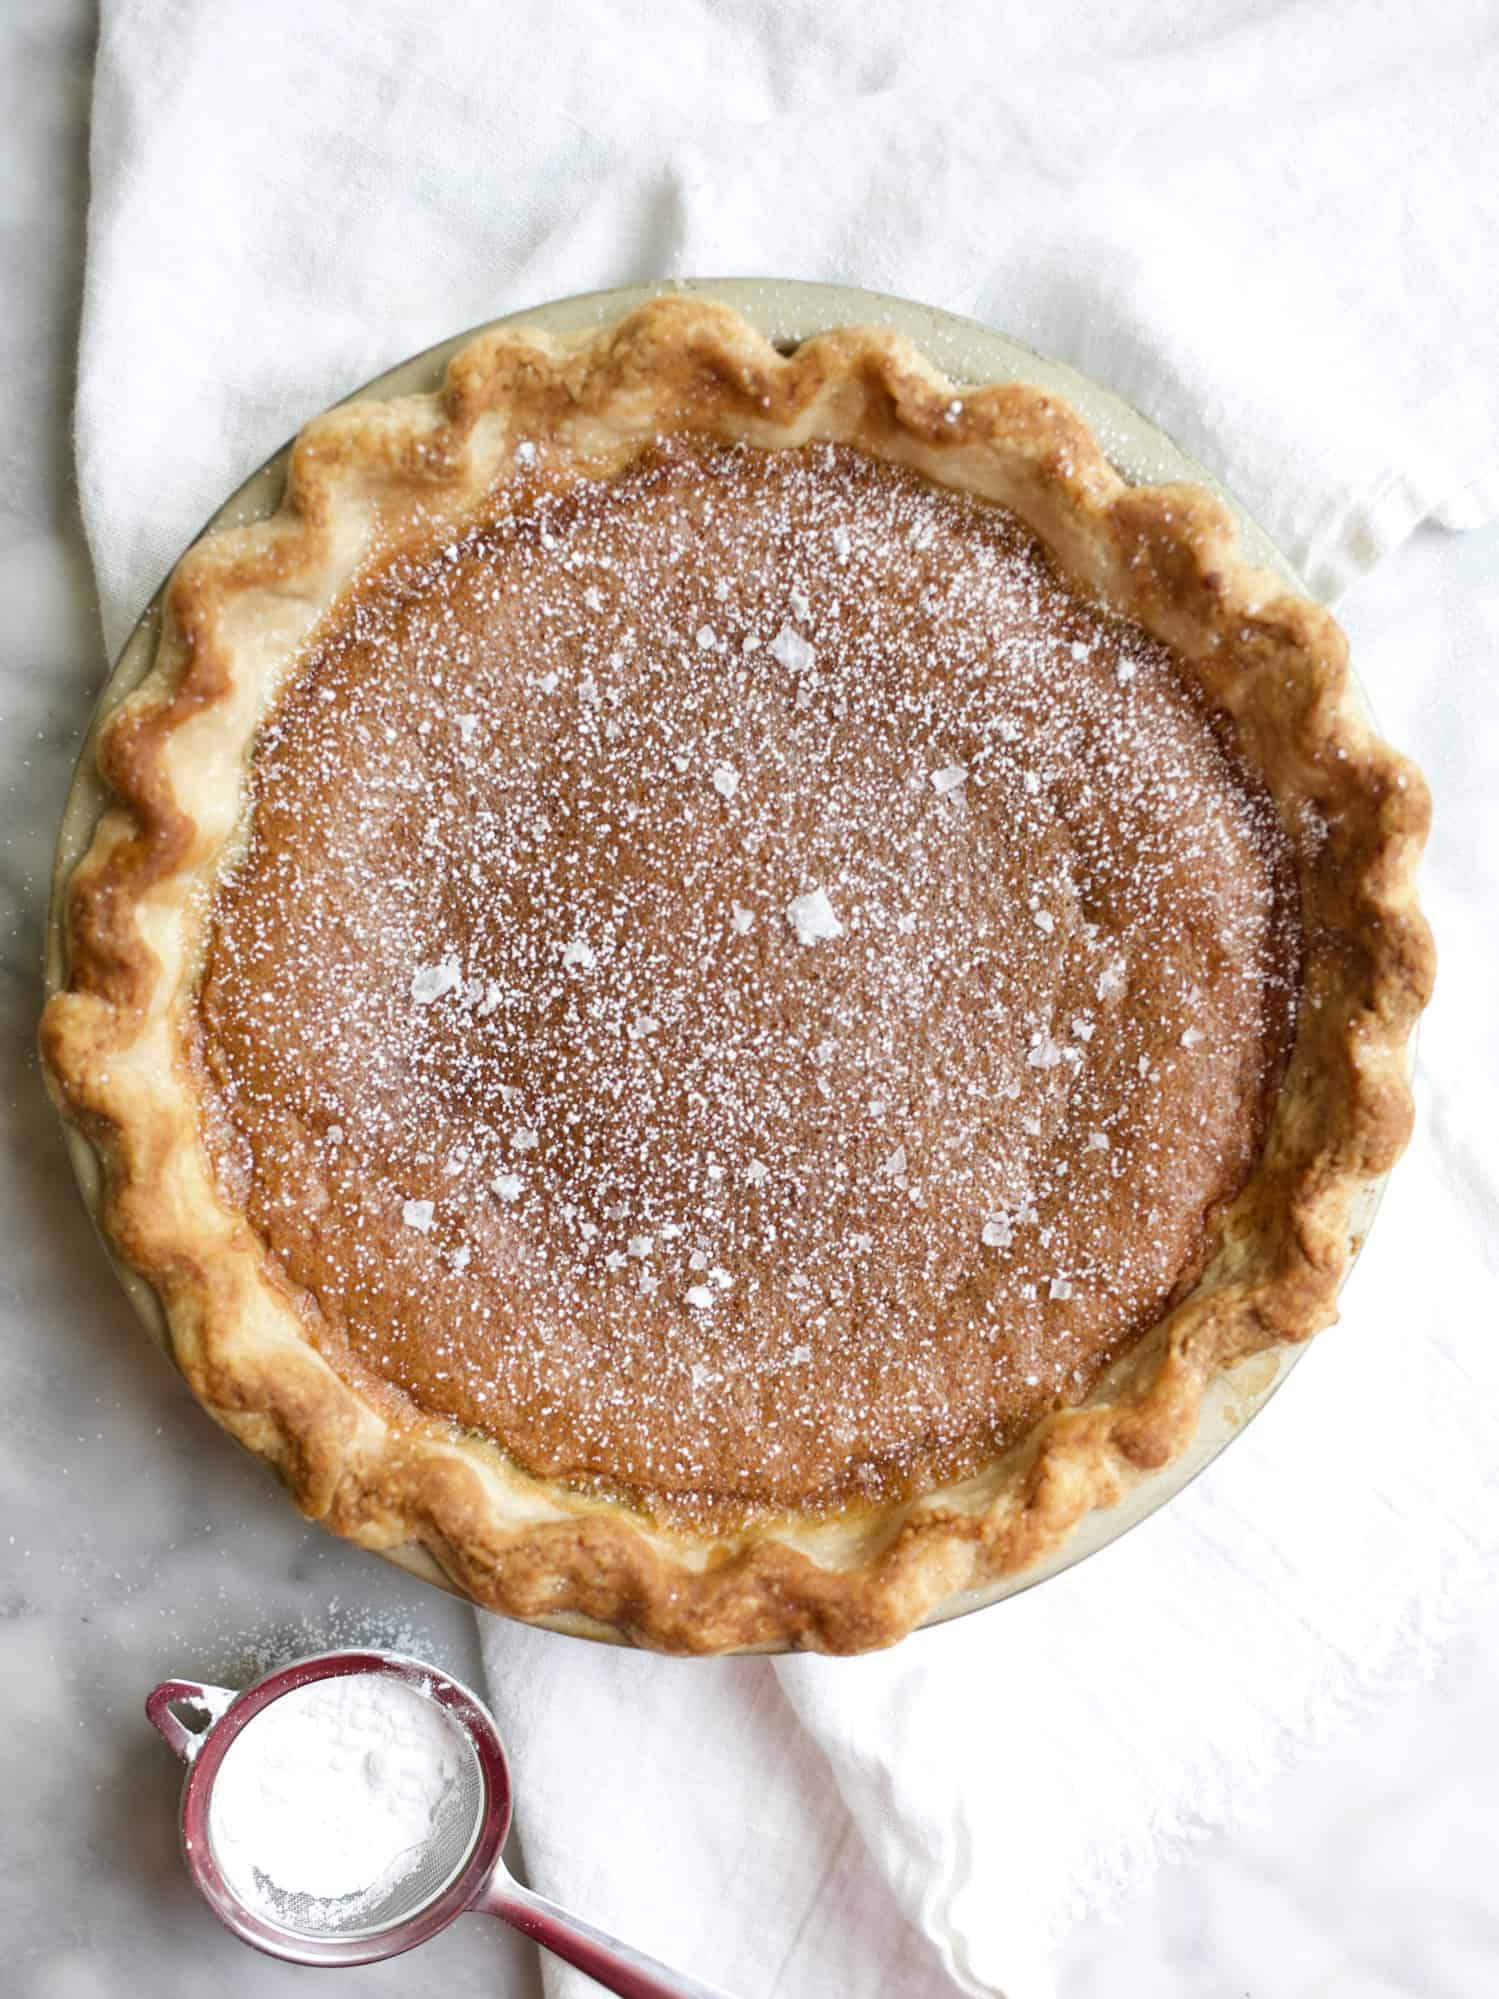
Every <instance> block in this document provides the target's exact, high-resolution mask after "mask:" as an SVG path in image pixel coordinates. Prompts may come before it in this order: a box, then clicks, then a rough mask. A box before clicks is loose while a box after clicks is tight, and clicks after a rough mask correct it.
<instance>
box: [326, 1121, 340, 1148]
mask: <svg viewBox="0 0 1499 1999" xmlns="http://www.w3.org/2000/svg"><path fill="white" fill-rule="evenodd" d="M323 1136H324V1137H325V1138H326V1139H327V1141H328V1143H329V1144H330V1145H342V1144H343V1142H344V1128H343V1126H342V1125H341V1124H330V1125H329V1127H328V1129H327V1130H326V1131H325V1132H324V1133H323Z"/></svg>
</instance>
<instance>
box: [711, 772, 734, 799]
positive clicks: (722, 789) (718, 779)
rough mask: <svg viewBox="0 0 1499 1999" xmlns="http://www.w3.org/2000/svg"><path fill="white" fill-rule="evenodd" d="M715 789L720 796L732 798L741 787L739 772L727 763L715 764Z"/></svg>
mask: <svg viewBox="0 0 1499 1999" xmlns="http://www.w3.org/2000/svg"><path fill="white" fill-rule="evenodd" d="M713 789H714V790H715V791H716V792H717V793H718V795H719V797H720V798H732V797H733V796H734V793H735V792H736V791H737V790H738V789H739V773H738V771H737V770H731V769H730V768H729V766H728V765H727V764H715V765H714V766H713Z"/></svg>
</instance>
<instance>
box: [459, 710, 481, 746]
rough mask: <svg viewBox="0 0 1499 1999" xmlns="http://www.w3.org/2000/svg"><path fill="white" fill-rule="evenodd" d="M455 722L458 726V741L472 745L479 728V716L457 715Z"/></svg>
mask: <svg viewBox="0 0 1499 1999" xmlns="http://www.w3.org/2000/svg"><path fill="white" fill-rule="evenodd" d="M453 720H454V721H455V722H456V723H457V724H458V740H459V741H460V742H463V743H471V742H472V741H473V740H474V731H475V729H477V728H478V726H479V718H478V716H477V715H455V716H454V717H453Z"/></svg>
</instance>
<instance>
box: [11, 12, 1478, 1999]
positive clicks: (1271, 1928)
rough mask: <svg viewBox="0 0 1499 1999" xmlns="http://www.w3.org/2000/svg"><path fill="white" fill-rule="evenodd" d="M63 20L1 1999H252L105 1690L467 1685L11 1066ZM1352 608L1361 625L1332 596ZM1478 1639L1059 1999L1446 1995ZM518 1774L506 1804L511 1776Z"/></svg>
mask: <svg viewBox="0 0 1499 1999" xmlns="http://www.w3.org/2000/svg"><path fill="white" fill-rule="evenodd" d="M93 35H94V23H93V18H92V8H91V7H90V5H89V4H88V0H11V4H9V5H8V6H7V7H5V8H4V9H3V11H0V221H3V233H0V242H3V257H4V266H3V274H0V379H3V380H4V381H5V383H6V385H7V390H8V393H7V395H6V398H5V406H4V412H3V416H0V462H3V465H4V479H3V483H0V594H3V600H4V602H5V604H6V606H7V611H8V619H7V635H6V644H5V645H4V647H3V649H0V1064H3V1070H0V1111H3V1115H0V1251H3V1254H0V1329H3V1337H0V1430H3V1437H4V1441H3V1447H0V1490H3V1512H4V1522H5V1525H4V1540H3V1541H0V1700H3V1705H0V1716H3V1722H0V1726H3V1730H4V1735H3V1740H4V1744H5V1748H4V1757H3V1767H4V1769H5V1771H6V1782H5V1784H4V1791H3V1807H0V1810H3V1814H4V1818H3V1825H4V1831H3V1837H0V1853H3V1855H4V1866H3V1868H0V1947H3V1952H4V1955H3V1959H0V1962H3V1964H4V1966H5V1969H4V1971H3V1972H0V1985H3V1986H4V1989H5V1990H7V1991H9V1992H12V1993H15V1994H16V1995H18V1999H22V1995H24V1999H92V1995H95V1994H99V1995H104V1994H117V1993H127V1992H128V1993H149V1994H151V1995H153V1999H177V1995H183V1999H186V1995H189V1994H193V1995H196V1994H199V1993H201V1992H202V1991H204V1990H205V1989H209V1988H211V1989H213V1990H214V1991H215V1992H217V1993H219V1994H221V1995H222V1999H274V1995H277V1994H283V1993H290V1992H291V1991H292V1989H293V1987H294V1986H295V1987H296V1989H298V1990H302V1989H304V1987H305V1982H306V1980H307V1979H308V1978H309V1977H310V1976H311V1974H308V1973H303V1972H299V1971H295V1970H292V1969H291V1968H289V1967H286V1966H282V1965H278V1964H274V1963H271V1962H269V1961H268V1960H265V1959H262V1958H258V1957H256V1956H255V1955H253V1954H252V1953H251V1952H249V1951H247V1950H245V1949H244V1948H242V1947H241V1946H240V1945H239V1944H237V1943H235V1942H234V1941H233V1940H232V1939H231V1938H230V1937H229V1936H228V1935H227V1934H226V1933H225V1932H223V1931H221V1930H220V1929H219V1927H218V1926H217V1924H216V1923H215V1922H214V1921H213V1919H212V1918H211V1916H210V1915H209V1914H208V1912H207V1911H206V1909H204V1908H203V1907H202V1906H201V1905H200V1904H199V1903H198V1902H197V1900H196V1898H195V1896H194V1894H193V1891H192V1889H191V1888H190V1886H189V1885H188V1882H187V1880H186V1877H185V1876H184V1874H183V1872H182V1869H181V1866H180V1863H179V1860H178V1857H177V1852H176V1830H175V1809H176V1799H177V1771H176V1769H175V1767H174V1765H173V1763H172V1760H171V1758H170V1757H169V1756H168V1755H167V1753H166V1751H165V1750H164V1749H163V1747H162V1746H161V1744H160V1743H159V1742H158V1741H157V1739H156V1737H155V1736H154V1735H153V1733H152V1732H151V1730H150V1729H149V1728H148V1726H147V1724H146V1722H145V1719H144V1717H143V1714H142V1712H141V1700H142V1698H143V1696H144V1694H145V1692H146V1690H147V1689H148V1688H149V1687H150V1686H151V1684H152V1683H153V1681H155V1680H156V1679H158V1678H160V1677H162V1676H164V1675H166V1674H168V1673H171V1672H179V1673H185V1674H189V1675H193V1676H197V1677H202V1678H208V1679H214V1678H222V1679H224V1680H225V1681H228V1682H234V1681H236V1680H237V1679H240V1678H243V1677H248V1676H250V1675H252V1674H253V1673H254V1672H255V1671H256V1670H258V1669H260V1668H261V1667H262V1666H264V1665H265V1664H267V1663H269V1662H270V1661H271V1660H272V1659H274V1658H276V1657H278V1656H284V1655H286V1654H288V1653H290V1652H294V1651H296V1650H307V1649H317V1648H319V1647H321V1646H323V1645H327V1644H336V1643H339V1642H344V1641H350V1640H352V1641H359V1640H374V1641H377V1642H383V1643H389V1644H397V1645H400V1646H401V1647H403V1648H404V1649H409V1650H413V1651H418V1652H423V1653H426V1654H428V1655H429V1656H431V1657H433V1658H435V1659H437V1660H439V1661H440V1662H441V1663H444V1664H446V1665H449V1666H450V1667H452V1668H453V1669H454V1670H455V1671H457V1672H458V1673H459V1674H460V1675H468V1676H471V1677H472V1676H476V1675H477V1672H478V1657H477V1649H476V1646H475V1643H474V1634H473V1624H472V1619H471V1617H470V1616H469V1614H468V1613H467V1612H466V1611H465V1610H463V1609H462V1608H461V1607H460V1606H458V1605H456V1604H454V1603H451V1602H450V1601H448V1600H447V1599H445V1598H444V1597H442V1596H440V1595H439V1594H438V1593H436V1592H435V1591H431V1590H427V1589H425V1588H423V1587H422V1586H421V1585H419V1584H417V1583H415V1582H410V1581H407V1580H406V1579H405V1578H403V1577H402V1576H401V1575H399V1574H398V1573H397V1572H396V1571H394V1570H392V1569H390V1568H388V1567H386V1566H385V1565H384V1564H382V1563H381V1562H379V1561H377V1560H376V1559H375V1558H374V1557H372V1556H367V1555H364V1554H361V1553H359V1552H358V1551H356V1550H354V1549H352V1548H348V1547H345V1546H343V1545H342V1544H340V1543H338V1542H336V1541H334V1540H332V1539H331V1538H329V1537H328V1536H326V1535H324V1534H322V1533H321V1532H320V1531H318V1530H315V1529H312V1528H310V1527H307V1526H306V1525H304V1524H303V1523H302V1522H301V1521H300V1520H299V1519H298V1518H297V1517H296V1515H295V1514H294V1513H293V1512H292V1511H291V1509H290V1508H289V1507H288V1506H287V1504H286V1502H285V1501H284V1500H283V1499H282V1498H281V1497H280V1495H279V1494H278V1493H277V1492H276V1491H275V1490H274V1489H273V1488H272V1487H271V1485H270V1483H269V1481H268V1479H267V1477H266V1476H265V1475H264V1474H263V1473H262V1471H261V1470H260V1468H259V1467H258V1466H257V1465H256V1464H254V1463H252V1462H251V1461H250V1460H249V1459H248V1458H247V1457H245V1456H243V1455H242V1454H240V1453H239V1452H238V1451H237V1450H236V1449H235V1448H234V1446H233V1445H231V1444H230V1443H229V1442H228V1441H227V1440H226V1439H225V1438H224V1437H223V1436H221V1435H220V1434H219V1433H218V1432H217V1431H216V1430H215V1429H214V1428H213V1427H212V1426H211V1425H210V1424H209V1423H208V1421H207V1420H206V1418H204V1417H203V1416H202V1414H201V1413H200V1412H199V1411H198V1410H197V1408H196V1407H195V1406H194V1405H193V1403H192V1401H191V1399H190V1398H189V1396H188V1394H187V1392H186V1390H185V1388H184V1387H183V1386H182V1385H181V1384H180V1383H179V1382H178V1381H177V1380H176V1378H175V1377H174V1375H173V1374H172V1372H171V1369H170V1368H169V1366H168V1365H167V1363H166V1362H165V1361H164V1360H163V1359H161V1358H160V1357H159V1356H158V1355H157V1354H155V1353H154V1352H153V1351H152V1349H151V1347H150V1346H149V1344H148V1343H147V1342H146V1340H145V1339H144V1337H143V1336H142V1334H141V1331H140V1329H139V1327H138V1325H137V1324H136V1322H135V1320H134V1319H133V1317H132V1315H131V1312H130V1310H129V1308H128V1307H127V1305H126V1303H125V1300H124V1298H123V1296H122V1295H121V1294H120V1292H119V1290H118V1288H117V1286H116V1285H115V1282H114V1280H113V1278H112V1276H111V1273H110V1270H109V1268H108V1265H107V1264H106V1262H105V1259H104V1257H103V1254H102V1252H101V1251H100V1249H99V1247H98V1244H97V1242H96V1241H95V1239H94V1237H93V1233H92V1230H91V1227H90V1224H89V1222H88V1220H87V1218H86V1217H85V1215H84V1213H83V1210H82V1208H81V1206H80V1204H79V1202H78V1199H77V1196H76V1193H75V1191H74V1188H73V1184H72V1180H71V1177H70V1174H69V1170H68V1166H67V1161H66V1158H65V1155H64V1152H63V1149H62V1145H61V1142H60V1140H59V1138H58V1135H57V1131H56V1126H55V1120H54V1118H53V1115H52V1112H51V1110H50V1107H49V1106H48V1104H47V1101H46V1099H45V1096H44V1094H43V1092H42V1089H41V1085H40V1081H39V1079H38V1075H37V1068H36V1061H35V1056H34V1052H33V1043H34V1030H35V1020H36V1014H37V1009H38V1005H39V989H40V977H39V960H40V952H41V931H42V919H43V912H44V907H45V900H46V893H47V884H48V872H49V858H50V854H51V849H52V843H53V838H54V834H55V829H56V823H57V818H58V813H59V810H60V806H61V801H62V797H63V793H64V790H65V788H66V784H67V778H68V773H69V770H70V768H71V765H72V762H73V759H74V757H75V755H76V751H77V745H78V741H79V738H80V735H81V732H82V729H83V726H84V723H85V721H86V719H87V713H88V708H89V705H90V702H91V699H92V697H93V693H94V691H95V690H96V688H97V687H98V685H99V683H100V682H101V680H102V678H103V674H104V668H105V662H104V658H103V651H102V644H101V640H100V636H99V631H98V626H97V621H96V615H95V610H94V601H93V592H92V586H91V582H90V575H89V568H88V561H87V556H86V552H85V549H84V545H83V540H82V535H81V532H80V528H79V523H78V517H77V509H76V504H75V500H74V495H73V488H72V475H71V461H70V452H69V428H68V426H69V401H70V393H71V379H72V368H73V352H74V343H75V336H76V324H77V314H78V299H79V287H80V272H81V265H82V251H83V228H84V207H85V197H86V143H87V141H86V119H87V109H88V89H89V75H90V66H91V59H92V41H93ZM1496 569H1499V531H1490V532H1488V533H1486V534H1485V535H1483V536H1482V537H1469V538H1468V539H1467V540H1466V541H1440V540H1439V539H1438V538H1437V537H1434V536H1433V537H1428V538H1425V539H1424V540H1422V541H1421V542H1419V543H1418V544H1417V545H1414V546H1413V547H1412V548H1411V549H1410V550H1409V551H1407V552H1406V553H1405V554H1403V555H1402V556H1400V557H1397V558H1395V560H1394V562H1393V563H1391V564H1387V565H1386V566H1385V569H1384V571H1382V572H1381V575H1380V578H1379V579H1378V581H1377V583H1372V582H1371V584H1369V585H1366V586H1364V587H1363V589H1362V590H1361V591H1360V592H1358V593H1355V595H1354V597H1353V598H1352V599H1350V600H1349V601H1348V602H1346V603H1345V604H1344V605H1343V606H1342V607H1341V608H1342V610H1343V613H1344V615H1345V618H1346V619H1347V621H1348V622H1349V623H1350V624H1351V625H1352V626H1353V629H1354V634H1355V638H1357V632H1358V624H1359V619H1360V617H1361V616H1362V615H1375V614H1376V613H1377V609H1378V602H1377V593H1383V592H1388V591H1390V590H1391V589H1395V590H1399V589H1401V588H1402V587H1404V584H1405V582H1406V581H1407V580H1408V581H1409V583H1410V585H1411V587H1412V588H1419V589H1422V590H1425V591H1427V592H1428V593H1429V594H1430V595H1431V596H1432V597H1433V598H1434V597H1435V596H1436V595H1437V594H1439V593H1448V594H1450V593H1452V592H1461V591H1464V590H1469V591H1472V590H1476V589H1477V588H1479V587H1480V586H1481V584H1482V583H1483V582H1484V581H1485V579H1491V578H1492V576H1493V574H1494V573H1495V571H1496ZM1366 598H1367V600H1368V602H1367V604H1366V602H1365V600H1366ZM1496 1741H1499V1615H1495V1614H1493V1613H1487V1614H1486V1615H1485V1616H1483V1617H1479V1618H1476V1619H1475V1621H1474V1622H1473V1624H1472V1626H1471V1627H1470V1629H1469V1630H1468V1632H1467V1633H1466V1634H1465V1635H1464V1636H1463V1637H1462V1638H1461V1639H1460V1640H1459V1641H1458V1642H1457V1643H1455V1644H1454V1645H1453V1647H1452V1648H1451V1650H1450V1653H1449V1655H1448V1657H1447V1659H1446V1661H1445V1663H1444V1665H1443V1667H1442V1669H1441V1671H1440V1673H1439V1675H1438V1677H1437V1679H1436V1681H1435V1683H1434V1684H1430V1685H1421V1686H1418V1687H1411V1688H1409V1689H1407V1690H1405V1691H1404V1692H1403V1693H1401V1694H1398V1695H1396V1696H1395V1697H1393V1698H1392V1699H1391V1700H1390V1701H1388V1702H1387V1703H1386V1704H1385V1705H1384V1706H1383V1707H1382V1708H1380V1709H1379V1710H1377V1711H1376V1712H1374V1713H1372V1714H1370V1715H1368V1716H1366V1717H1364V1718H1363V1719H1361V1720H1359V1721H1358V1722H1356V1723H1351V1724H1350V1726H1349V1728H1348V1729H1347V1731H1346V1732H1345V1733H1344V1735H1343V1736H1342V1737H1341V1738H1340V1739H1339V1740H1338V1741H1337V1742H1336V1743H1334V1744H1333V1745H1331V1746H1329V1747H1328V1748H1326V1749H1325V1750H1322V1751H1320V1752H1318V1753H1317V1754H1316V1755H1315V1756H1311V1757H1308V1759H1307V1760H1306V1761H1305V1762H1304V1763H1303V1764H1302V1765H1301V1767H1299V1768H1297V1769H1295V1770H1293V1771H1290V1772H1287V1773H1286V1774H1284V1775H1283V1776H1282V1777H1281V1778H1280V1779H1279V1780H1278V1781H1277V1782H1276V1783H1275V1784H1274V1785H1273V1786H1272V1788H1271V1789H1270V1790H1269V1791H1268V1792H1267V1793H1266V1794H1265V1795H1264V1796H1263V1797H1261V1798H1260V1799H1259V1800H1257V1801H1256V1803H1255V1805H1254V1806H1253V1808H1252V1815H1251V1817H1250V1818H1249V1820H1248V1821H1247V1823H1246V1824H1245V1825H1244V1826H1242V1827H1240V1828H1239V1829H1237V1830H1235V1831H1234V1832H1232V1833H1228V1834H1224V1835H1221V1836H1219V1837H1217V1838H1214V1839H1212V1840H1210V1841H1208V1842H1206V1843H1204V1845H1203V1846H1202V1847H1201V1848H1200V1849H1198V1850H1197V1851H1196V1853H1195V1854H1194V1855H1193V1856H1192V1858H1191V1859H1189V1860H1188V1861H1186V1862H1184V1863H1182V1864H1179V1865H1177V1866H1175V1867H1173V1868H1170V1869H1168V1870H1167V1871H1166V1873H1164V1874H1163V1875H1162V1877H1161V1878H1160V1880H1159V1882H1158V1884H1157V1886H1156V1887H1155V1889H1154V1890H1153V1892H1152V1893H1151V1894H1150V1895H1149V1896H1147V1897H1146V1898H1144V1899H1143V1900H1142V1901H1141V1902H1140V1903H1139V1904H1138V1905H1137V1906H1135V1907H1134V1908H1133V1909H1132V1910H1131V1911H1130V1912H1129V1914H1128V1916H1127V1918H1126V1920H1125V1921H1124V1922H1123V1924H1122V1925H1118V1926H1112V1925H1111V1926H1107V1927H1106V1926H1104V1925H1102V1924H1093V1923H1084V1924H1083V1925H1082V1926H1081V1927H1080V1929H1079V1931H1078V1932H1077V1934H1076V1935H1075V1936H1074V1937H1073V1939H1072V1940H1071V1942H1070V1944H1069V1947H1068V1951H1067V1957H1066V1968H1065V1973H1064V1983H1063V1991H1064V1994H1065V1999H1103V1995H1105V1994H1107V1995H1109V1999H1136V1996H1137V1995H1138V1999H1186V1995H1188V1994H1191V1995H1193V1999H1210V1995H1215V1994H1221V1995H1224V1999H1230V1996H1231V1995H1235V1996H1236V1995H1241V1994H1251V1993H1252V1994H1254V1995H1256V1999H1259V1996H1260V1995H1271V1994H1273V1995H1277V1999H1281V1995H1298V1996H1299V1995H1307V1999H1310V1995H1312V1994H1316V1995H1318V1999H1322V1996H1323V1995H1342V1994H1348V1995H1356V1999H1395V1995H1397V1994H1398V1995H1402V1999H1470V1995H1474V1994H1476V1993H1477V1992H1479V1991H1480V1990H1483V1989H1487V1988H1488V1987H1491V1986H1492V1984H1493V1982H1494V1978H1495V1975H1496V1970H1499V1898H1496V1894H1495V1890H1494V1883H1495V1882H1496V1881H1499V1815H1496V1814H1495V1812H1494V1810H1493V1802H1494V1800H1493V1787H1492V1776H1491V1772H1492V1767H1493V1761H1494V1745H1495V1743H1496ZM524 1780H525V1781H527V1782H535V1781H538V1777H537V1773H525V1779H524ZM299 1981H301V1983H299ZM418 1983H419V1986H420V1989H423V1990H431V1989H436V1988H437V1987H439V1986H441V1988H442V1989H443V1990H444V1991H446V1992H448V1993H450V1994H452V1995H454V1999H458V1995H462V1994H465V1993H470V1992H471V1993H474V1994H478V1993H481V1992H482V1993H486V1994H491V1993H497V1992H505V1993H509V1994H512V1995H525V1994H530V1993H534V1992H536V1991H538V1990H539V1984H538V1980H537V1974H536V1968H535V1965H534V1961H533V1959H532V1957H531V1954H530V1952H529V1949H528V1948H527V1947H524V1946H522V1945H520V1944H519V1943H518V1942H515V1941H513V1940H512V1939H510V1938H509V1937H508V1936H507V1935H506V1934H505V1933H504V1932H502V1931H501V1930H500V1928H499V1926H498V1925H495V1924H486V1923H481V1922H478V1921H470V1922H467V1923H464V1924H462V1925H460V1926H459V1928H458V1929H457V1930H455V1931H454V1932H452V1933H450V1934H449V1935H448V1936H446V1937H444V1938H443V1939H441V1940H440V1941H439V1942H437V1943H436V1944H434V1945H432V1946H430V1947H429V1949H428V1951H427V1952H426V1953H425V1955H424V1956H423V1958H422V1960H421V1964H420V1970H419V1972H418V1970H417V1968H416V1966H415V1965H414V1964H413V1963H411V1962H409V1961H406V1960H401V1961H397V1962H395V1963H392V1964H388V1965H384V1966H372V1967H369V1968H368V1969H365V1970H362V1971H357V1972H346V1973H344V1974H343V1975H342V1980H341V1983H340V1984H339V1987H338V1989H339V1991H340V1992H341V1993H347V1994H349V1995H351V1999H359V1995H361V1994H365V1993H369V1994H374V1993H377V1992H395V1991H398V1990H399V1991H405V1990H408V1989H410V1988H411V1987H412V1986H413V1985H414V1984H418Z"/></svg>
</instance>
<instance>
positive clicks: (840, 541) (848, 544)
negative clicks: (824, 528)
mask: <svg viewBox="0 0 1499 1999" xmlns="http://www.w3.org/2000/svg"><path fill="white" fill-rule="evenodd" d="M853 550H854V538H853V536H852V535H851V534H850V533H849V531H848V529H847V528H846V527H836V528H834V529H833V553H834V555H836V556H837V558H838V560H839V561H840V562H847V561H848V558H849V557H850V555H852V554H853Z"/></svg>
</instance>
